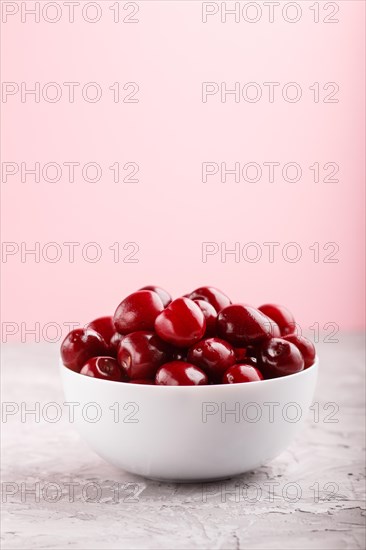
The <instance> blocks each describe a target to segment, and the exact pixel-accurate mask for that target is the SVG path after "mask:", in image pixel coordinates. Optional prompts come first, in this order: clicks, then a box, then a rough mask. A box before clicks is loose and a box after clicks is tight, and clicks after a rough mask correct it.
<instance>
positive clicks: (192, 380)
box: [155, 361, 208, 386]
mask: <svg viewBox="0 0 366 550" xmlns="http://www.w3.org/2000/svg"><path fill="white" fill-rule="evenodd" d="M207 383H208V378H207V376H206V374H205V373H204V372H203V370H201V369H199V368H198V367H196V366H195V365H191V364H190V363H184V362H183V361H171V362H170V363H166V364H165V365H163V366H162V367H160V369H159V370H158V372H157V373H156V377H155V384H157V385H158V386H203V385H205V384H207Z"/></svg>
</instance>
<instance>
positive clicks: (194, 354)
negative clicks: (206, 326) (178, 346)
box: [187, 338, 236, 383]
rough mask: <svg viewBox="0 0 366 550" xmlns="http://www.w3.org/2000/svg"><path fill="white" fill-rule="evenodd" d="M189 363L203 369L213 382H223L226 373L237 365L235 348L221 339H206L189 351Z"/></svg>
mask: <svg viewBox="0 0 366 550" xmlns="http://www.w3.org/2000/svg"><path fill="white" fill-rule="evenodd" d="M187 359H188V362H189V363H192V364H194V365H196V366H197V367H199V368H200V369H202V370H203V371H204V372H205V373H206V374H207V376H208V378H209V380H210V381H211V382H218V383H220V382H221V379H222V375H223V374H224V372H225V371H226V370H227V369H228V368H229V367H231V366H232V365H234V364H235V362H236V356H235V351H234V348H233V347H232V346H231V345H230V344H229V343H228V342H225V341H224V340H221V339H220V338H206V339H205V340H201V341H200V342H197V344H195V345H194V346H192V347H191V348H190V349H189V351H188V356H187Z"/></svg>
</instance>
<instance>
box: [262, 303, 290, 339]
mask: <svg viewBox="0 0 366 550" xmlns="http://www.w3.org/2000/svg"><path fill="white" fill-rule="evenodd" d="M258 309H259V311H261V312H262V313H264V314H265V315H267V317H269V318H270V319H272V320H273V321H274V322H275V323H277V325H278V326H279V329H280V332H281V336H286V335H288V334H293V333H294V332H295V330H296V323H295V318H294V316H293V315H292V313H291V312H290V311H289V310H288V309H287V308H285V307H284V306H279V305H276V304H263V305H262V306H260V307H259V308H258ZM274 336H275V335H274Z"/></svg>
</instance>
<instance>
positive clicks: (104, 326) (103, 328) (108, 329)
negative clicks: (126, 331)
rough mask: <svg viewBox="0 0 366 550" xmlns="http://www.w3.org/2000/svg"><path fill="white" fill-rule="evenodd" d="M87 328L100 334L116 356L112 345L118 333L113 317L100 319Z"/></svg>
mask: <svg viewBox="0 0 366 550" xmlns="http://www.w3.org/2000/svg"><path fill="white" fill-rule="evenodd" d="M86 328H87V329H88V328H91V329H92V330H95V332H98V333H99V334H100V335H101V337H102V338H103V340H104V341H105V343H106V344H107V346H108V348H109V350H110V352H111V353H112V354H113V355H114V347H113V345H112V344H111V340H112V338H113V336H114V334H115V332H116V329H115V328H114V323H113V317H110V316H109V317H98V319H94V321H92V322H91V323H89V324H88V325H87V326H86Z"/></svg>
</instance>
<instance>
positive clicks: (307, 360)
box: [283, 334, 316, 369]
mask: <svg viewBox="0 0 366 550" xmlns="http://www.w3.org/2000/svg"><path fill="white" fill-rule="evenodd" d="M283 339H284V340H287V342H291V344H295V346H296V347H297V348H298V349H299V350H300V353H301V355H302V356H303V359H304V369H307V368H308V367H311V365H313V364H314V361H315V356H316V351H315V346H314V344H313V342H311V341H310V340H308V339H307V338H305V336H297V335H296V334H289V335H288V336H284V337H283Z"/></svg>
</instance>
